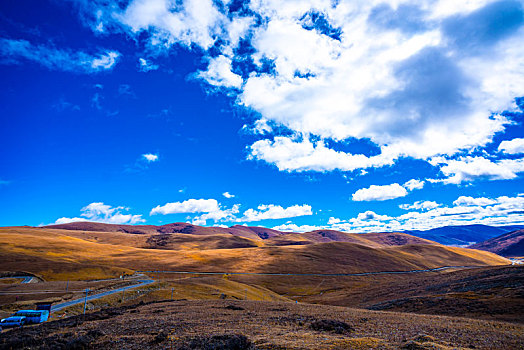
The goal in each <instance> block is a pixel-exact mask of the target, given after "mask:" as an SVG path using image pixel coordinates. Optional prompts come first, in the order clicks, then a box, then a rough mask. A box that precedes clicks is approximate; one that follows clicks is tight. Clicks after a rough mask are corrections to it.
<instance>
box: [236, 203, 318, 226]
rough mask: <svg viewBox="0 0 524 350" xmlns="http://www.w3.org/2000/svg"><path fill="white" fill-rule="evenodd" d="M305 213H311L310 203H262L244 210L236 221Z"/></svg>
mask: <svg viewBox="0 0 524 350" xmlns="http://www.w3.org/2000/svg"><path fill="white" fill-rule="evenodd" d="M305 215H313V212H312V211H311V206H310V205H307V204H304V205H292V206H290V207H287V208H284V207H282V206H280V205H274V204H267V205H265V204H262V205H259V206H258V207H257V209H248V210H246V211H245V212H244V215H243V216H242V217H241V218H239V219H238V221H241V222H243V221H247V222H250V221H261V220H268V219H285V218H293V217H297V216H305Z"/></svg>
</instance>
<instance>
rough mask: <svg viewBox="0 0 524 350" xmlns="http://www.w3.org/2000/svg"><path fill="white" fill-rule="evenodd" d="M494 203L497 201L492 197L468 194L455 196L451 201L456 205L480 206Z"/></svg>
mask: <svg viewBox="0 0 524 350" xmlns="http://www.w3.org/2000/svg"><path fill="white" fill-rule="evenodd" d="M495 203H497V201H496V200H494V199H490V198H485V197H478V198H473V197H469V196H460V197H458V198H457V200H455V201H454V202H453V204H454V205H457V206H481V207H484V206H487V205H492V204H495Z"/></svg>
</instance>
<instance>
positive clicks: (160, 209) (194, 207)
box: [149, 199, 220, 215]
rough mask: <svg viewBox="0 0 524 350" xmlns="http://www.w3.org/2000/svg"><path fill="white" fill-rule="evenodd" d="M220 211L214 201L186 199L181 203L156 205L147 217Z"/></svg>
mask: <svg viewBox="0 0 524 350" xmlns="http://www.w3.org/2000/svg"><path fill="white" fill-rule="evenodd" d="M218 210H220V208H219V205H218V201H217V200H216V199H188V200H185V201H183V202H172V203H166V204H164V205H158V206H156V207H154V208H153V209H151V212H150V214H149V215H155V214H162V215H167V214H180V213H209V212H216V211H218Z"/></svg>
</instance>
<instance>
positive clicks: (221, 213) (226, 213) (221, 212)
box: [192, 204, 240, 225]
mask: <svg viewBox="0 0 524 350" xmlns="http://www.w3.org/2000/svg"><path fill="white" fill-rule="evenodd" d="M239 208H240V204H235V205H233V207H232V208H231V209H217V210H213V211H210V212H207V213H205V214H202V215H199V216H196V217H194V218H193V220H192V222H193V224H194V225H206V224H207V220H213V221H215V222H217V221H234V220H236V214H238V213H239V212H240V210H239Z"/></svg>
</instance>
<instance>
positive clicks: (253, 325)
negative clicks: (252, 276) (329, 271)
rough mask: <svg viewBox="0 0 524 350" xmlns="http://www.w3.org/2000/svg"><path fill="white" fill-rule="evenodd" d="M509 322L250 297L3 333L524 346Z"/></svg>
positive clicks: (276, 344)
mask: <svg viewBox="0 0 524 350" xmlns="http://www.w3.org/2000/svg"><path fill="white" fill-rule="evenodd" d="M523 334H524V326H522V325H519V324H510V323H506V322H494V321H484V320H473V319H467V318H451V317H444V316H430V315H415V314H407V313H398V312H379V311H369V310H361V309H351V308H345V307H336V306H326V305H311V304H302V303H298V304H295V303H289V302H287V303H286V302H270V301H250V300H247V301H245V300H198V301H190V300H174V301H169V300H162V301H153V302H146V303H135V304H130V305H124V306H119V307H112V308H108V309H105V310H100V311H97V312H93V313H88V314H87V315H86V316H85V317H84V316H82V315H78V316H73V317H69V318H65V319H57V320H54V321H50V322H46V323H44V324H41V325H37V326H34V327H24V328H23V329H13V330H11V331H7V332H5V333H3V334H2V337H0V348H5V349H34V348H35V347H38V348H43V349H62V348H75V349H238V350H253V349H297V350H298V349H318V350H328V349H330V350H333V349H340V350H342V349H385V350H389V349H422V350H423V349H428V350H429V349H437V350H448V349H449V350H451V349H463V350H464V349H520V348H521V346H522V343H523V341H524V338H523Z"/></svg>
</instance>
